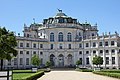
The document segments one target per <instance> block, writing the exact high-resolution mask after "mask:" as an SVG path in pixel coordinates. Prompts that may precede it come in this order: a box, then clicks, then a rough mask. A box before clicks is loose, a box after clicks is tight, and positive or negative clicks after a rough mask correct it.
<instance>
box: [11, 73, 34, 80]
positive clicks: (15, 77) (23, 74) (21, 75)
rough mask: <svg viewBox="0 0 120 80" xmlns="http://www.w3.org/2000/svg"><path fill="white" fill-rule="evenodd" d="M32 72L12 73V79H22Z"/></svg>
mask: <svg viewBox="0 0 120 80" xmlns="http://www.w3.org/2000/svg"><path fill="white" fill-rule="evenodd" d="M32 74H34V73H13V80H15V79H24V78H26V77H29V76H31V75H32Z"/></svg>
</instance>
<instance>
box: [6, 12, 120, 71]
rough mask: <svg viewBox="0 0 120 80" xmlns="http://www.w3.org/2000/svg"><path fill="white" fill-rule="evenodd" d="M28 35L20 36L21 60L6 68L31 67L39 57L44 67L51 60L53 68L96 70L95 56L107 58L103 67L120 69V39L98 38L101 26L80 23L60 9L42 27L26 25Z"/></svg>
mask: <svg viewBox="0 0 120 80" xmlns="http://www.w3.org/2000/svg"><path fill="white" fill-rule="evenodd" d="M23 33H24V36H19V35H18V36H17V37H16V38H17V43H18V46H17V47H16V49H17V50H18V55H17V57H14V58H13V59H12V60H11V61H4V67H6V66H8V65H9V66H12V67H14V68H31V66H32V65H31V57H32V56H33V55H34V54H37V55H38V56H39V58H40V60H41V65H44V64H45V63H46V62H47V61H51V63H52V66H53V67H70V66H75V65H76V61H78V60H81V61H82V64H81V65H80V67H89V68H93V64H92V59H93V57H94V56H95V55H98V56H101V57H102V58H103V65H101V67H103V68H110V69H112V68H116V69H119V68H120V37H119V34H118V33H117V32H115V34H110V33H108V34H102V35H101V36H100V35H98V29H97V25H94V26H92V25H91V24H88V23H87V22H85V23H79V22H78V20H77V19H74V18H72V17H69V16H67V15H66V14H65V13H63V12H62V10H59V11H58V13H57V14H56V15H55V16H54V17H49V18H48V19H44V20H43V23H42V24H37V23H33V24H31V25H30V26H29V27H28V26H26V25H24V31H23Z"/></svg>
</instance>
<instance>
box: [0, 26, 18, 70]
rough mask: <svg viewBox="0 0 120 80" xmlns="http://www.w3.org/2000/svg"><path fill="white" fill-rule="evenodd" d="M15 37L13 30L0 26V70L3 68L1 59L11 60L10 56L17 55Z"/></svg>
mask: <svg viewBox="0 0 120 80" xmlns="http://www.w3.org/2000/svg"><path fill="white" fill-rule="evenodd" d="M16 46H17V41H16V37H15V35H14V33H13V32H10V31H9V30H6V28H5V27H3V28H1V27H0V60H1V70H3V60H8V61H9V60H11V59H12V57H14V56H17V54H18V53H17V50H15V47H16Z"/></svg>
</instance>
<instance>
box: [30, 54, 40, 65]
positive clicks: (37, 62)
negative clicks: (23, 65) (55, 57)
mask: <svg viewBox="0 0 120 80" xmlns="http://www.w3.org/2000/svg"><path fill="white" fill-rule="evenodd" d="M31 64H33V65H34V66H39V65H40V59H39V57H38V55H33V57H32V58H31Z"/></svg>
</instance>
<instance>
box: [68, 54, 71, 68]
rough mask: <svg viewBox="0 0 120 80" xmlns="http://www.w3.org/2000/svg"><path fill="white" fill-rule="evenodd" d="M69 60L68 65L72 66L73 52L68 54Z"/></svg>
mask: <svg viewBox="0 0 120 80" xmlns="http://www.w3.org/2000/svg"><path fill="white" fill-rule="evenodd" d="M67 61H68V66H70V67H71V66H72V55H71V54H69V55H68V56H67Z"/></svg>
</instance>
